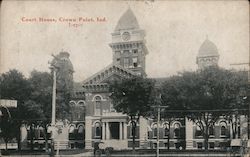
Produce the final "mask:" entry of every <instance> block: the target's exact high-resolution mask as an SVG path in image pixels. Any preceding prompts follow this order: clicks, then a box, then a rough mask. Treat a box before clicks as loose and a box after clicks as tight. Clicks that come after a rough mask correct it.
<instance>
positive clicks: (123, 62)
mask: <svg viewBox="0 0 250 157" xmlns="http://www.w3.org/2000/svg"><path fill="white" fill-rule="evenodd" d="M111 35H112V43H111V44H109V45H110V47H111V48H112V51H113V63H114V64H118V65H120V66H122V67H123V68H125V69H129V70H131V71H133V72H134V73H136V74H137V75H139V76H142V77H146V73H145V56H146V55H147V54H148V50H147V47H146V45H145V39H144V37H145V31H144V30H142V29H140V27H139V24H138V22H137V19H136V17H135V15H134V13H133V12H132V10H131V9H130V8H128V10H127V11H126V12H125V13H124V14H123V15H122V16H121V18H120V19H119V21H118V23H117V26H116V27H115V30H114V32H113V33H112V34H111Z"/></svg>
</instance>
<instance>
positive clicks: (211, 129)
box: [208, 126, 214, 136]
mask: <svg viewBox="0 0 250 157" xmlns="http://www.w3.org/2000/svg"><path fill="white" fill-rule="evenodd" d="M208 132H209V135H210V136H214V127H213V126H210V127H209V128H208Z"/></svg>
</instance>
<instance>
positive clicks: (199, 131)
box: [195, 125, 202, 136]
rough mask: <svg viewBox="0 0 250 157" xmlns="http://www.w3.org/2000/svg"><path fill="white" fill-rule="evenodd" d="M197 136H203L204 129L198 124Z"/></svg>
mask: <svg viewBox="0 0 250 157" xmlns="http://www.w3.org/2000/svg"><path fill="white" fill-rule="evenodd" d="M195 136H202V131H201V127H200V126H198V125H197V126H196V132H195Z"/></svg>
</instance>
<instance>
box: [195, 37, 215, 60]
mask: <svg viewBox="0 0 250 157" xmlns="http://www.w3.org/2000/svg"><path fill="white" fill-rule="evenodd" d="M211 56H219V53H218V49H217V47H216V45H215V44H214V43H213V42H211V41H210V40H208V39H206V40H205V41H204V42H203V43H202V45H201V47H200V49H199V53H198V56H197V57H211Z"/></svg>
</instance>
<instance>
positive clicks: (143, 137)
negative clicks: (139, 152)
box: [139, 117, 148, 148]
mask: <svg viewBox="0 0 250 157" xmlns="http://www.w3.org/2000/svg"><path fill="white" fill-rule="evenodd" d="M139 124H140V129H139V137H140V147H141V148H147V146H148V141H147V140H148V132H147V130H148V128H147V127H148V124H147V120H146V119H145V118H143V117H140V123H139Z"/></svg>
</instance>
